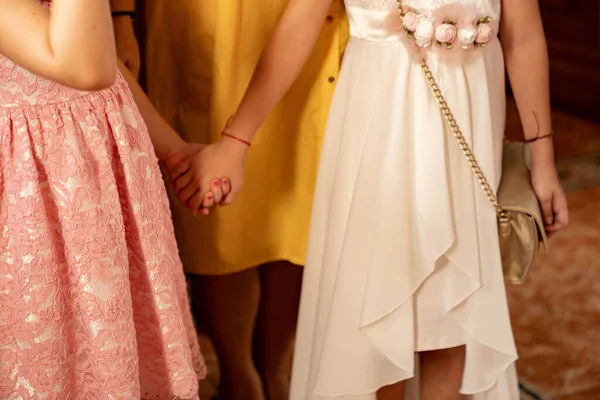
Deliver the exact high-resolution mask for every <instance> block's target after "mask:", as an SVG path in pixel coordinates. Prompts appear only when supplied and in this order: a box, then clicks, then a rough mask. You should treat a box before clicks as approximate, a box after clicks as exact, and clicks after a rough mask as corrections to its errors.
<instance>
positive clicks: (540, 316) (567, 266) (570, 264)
mask: <svg viewBox="0 0 600 400" xmlns="http://www.w3.org/2000/svg"><path fill="white" fill-rule="evenodd" d="M508 116H509V117H508V128H507V131H508V134H509V135H511V136H512V135H514V136H518V135H519V122H518V118H517V115H516V111H515V109H514V105H513V104H509V112H508ZM553 120H554V126H555V131H556V137H555V142H556V149H557V164H558V170H559V174H560V177H561V180H562V182H563V185H564V187H565V190H566V191H567V196H568V201H569V208H570V219H571V221H570V223H571V224H570V227H569V229H568V230H566V231H565V232H563V233H560V234H558V235H556V236H555V237H553V238H552V239H551V240H550V246H549V252H548V253H545V254H544V253H542V254H541V256H540V257H539V259H538V262H537V265H536V266H535V269H534V270H533V273H532V276H531V280H530V281H529V282H528V283H527V284H526V285H524V286H520V287H517V286H513V287H509V288H508V293H509V303H510V307H511V314H512V320H513V328H514V332H515V339H516V342H517V346H518V349H519V355H520V360H519V363H518V367H519V373H520V377H521V381H522V384H523V386H524V388H525V389H526V390H527V391H528V392H530V394H531V396H530V397H529V398H531V399H548V400H550V399H551V400H598V399H600V346H599V342H600V333H599V332H600V212H598V209H599V208H600V123H592V122H588V121H584V120H581V119H579V118H575V117H573V116H571V115H568V114H564V113H561V112H559V111H556V112H555V113H554V116H553Z"/></svg>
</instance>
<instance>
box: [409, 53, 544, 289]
mask: <svg viewBox="0 0 600 400" xmlns="http://www.w3.org/2000/svg"><path fill="white" fill-rule="evenodd" d="M420 65H421V68H422V69H423V72H424V73H425V78H426V79H427V83H428V84H429V87H430V88H431V90H432V91H433V94H434V95H435V98H436V100H437V102H438V105H439V107H440V110H441V112H442V114H443V115H444V118H445V119H446V121H447V122H448V125H449V126H450V129H451V130H452V133H453V134H454V137H455V138H456V140H457V142H458V144H459V146H460V148H461V150H462V152H463V153H464V155H465V157H466V158H467V161H468V162H469V165H470V166H471V169H472V170H473V174H474V175H475V177H476V178H477V180H478V181H479V183H480V185H481V188H482V189H483V191H484V193H485V195H486V197H487V198H488V200H489V201H490V203H491V204H492V206H493V207H494V208H495V210H496V215H497V219H498V237H499V240H500V254H501V256H502V269H503V272H504V279H505V281H506V282H507V283H512V284H522V283H524V282H525V281H526V280H527V277H528V276H529V273H530V271H531V267H532V266H533V263H534V261H535V258H536V256H537V253H538V249H539V247H540V242H541V243H543V244H544V246H545V247H546V248H547V241H546V232H545V230H544V224H543V222H542V213H541V209H540V204H539V202H538V199H537V196H536V195H535V193H534V191H533V187H532V186H531V179H530V176H529V170H528V169H527V166H526V165H525V160H524V154H525V151H524V150H525V149H524V147H523V146H524V144H523V143H521V142H509V141H505V143H504V147H503V152H504V154H503V158H502V179H501V181H500V187H499V189H498V194H497V195H496V194H494V191H493V190H492V189H491V187H490V185H489V183H488V181H487V179H486V178H485V176H484V175H483V172H482V171H481V168H479V164H478V163H477V160H476V159H475V156H474V155H473V153H472V151H471V149H470V147H469V145H468V144H467V142H466V141H465V138H464V137H463V134H462V132H461V131H460V128H459V127H458V124H457V123H456V120H455V119H454V116H453V115H452V112H451V111H450V108H449V107H448V104H446V101H445V99H444V97H443V96H442V92H441V91H440V89H439V87H438V85H437V83H436V82H435V79H434V77H433V74H432V73H431V71H430V70H429V67H428V66H427V63H426V62H425V61H422V62H421V63H420Z"/></svg>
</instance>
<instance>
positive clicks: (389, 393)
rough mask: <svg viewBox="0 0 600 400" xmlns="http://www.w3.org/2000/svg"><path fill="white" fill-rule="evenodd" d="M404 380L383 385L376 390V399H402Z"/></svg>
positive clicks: (404, 386)
mask: <svg viewBox="0 0 600 400" xmlns="http://www.w3.org/2000/svg"><path fill="white" fill-rule="evenodd" d="M405 390H406V382H404V381H402V382H398V383H396V384H394V385H389V386H384V387H382V388H381V389H379V390H378V391H377V400H404V391H405Z"/></svg>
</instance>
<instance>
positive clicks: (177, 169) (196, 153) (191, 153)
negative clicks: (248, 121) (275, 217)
mask: <svg viewBox="0 0 600 400" xmlns="http://www.w3.org/2000/svg"><path fill="white" fill-rule="evenodd" d="M247 151H248V147H247V146H245V145H244V144H242V143H239V142H236V141H235V140H232V139H229V138H227V137H224V138H222V139H221V140H219V141H217V142H215V143H213V144H211V145H208V146H206V145H201V144H186V145H185V146H183V147H181V148H180V149H178V150H177V151H176V152H174V153H173V154H171V155H170V156H168V157H167V158H166V159H165V167H166V168H167V171H168V172H169V176H170V183H171V185H172V187H173V191H174V192H175V194H176V195H177V197H178V199H179V201H181V203H182V204H183V205H185V207H186V208H187V210H188V211H189V212H190V213H191V214H192V215H197V214H198V213H201V214H203V215H208V213H209V209H210V208H211V207H213V206H215V205H227V204H232V203H233V202H234V201H235V199H236V198H237V195H238V193H239V192H240V190H241V187H242V184H243V179H244V160H245V157H246V153H247Z"/></svg>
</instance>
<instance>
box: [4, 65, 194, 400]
mask: <svg viewBox="0 0 600 400" xmlns="http://www.w3.org/2000/svg"><path fill="white" fill-rule="evenodd" d="M203 374H204V364H203V361H202V357H201V355H200V349H199V347H198V342H197V339H196V335H195V332H194V326H193V324H192V318H191V315H190V312H189V308H188V302H187V298H186V287H185V279H184V275H183V272H182V267H181V264H180V261H179V259H178V254H177V246H176V242H175V239H174V233H173V227H172V223H171V216H170V210H169V205H168V201H167V197H166V193H165V189H164V186H163V183H162V179H161V175H160V170H159V167H158V163H157V159H156V157H155V155H154V151H153V148H152V144H151V143H150V140H149V137H148V133H147V130H146V126H145V124H144V121H143V120H142V118H141V117H140V114H139V113H138V110H137V108H136V106H135V104H134V101H133V98H132V96H131V93H130V91H129V88H128V86H127V84H126V82H125V81H124V79H123V78H122V77H121V76H119V77H118V80H117V82H116V84H115V85H114V86H113V87H111V88H109V89H107V90H103V91H98V92H81V91H75V90H72V89H69V88H66V87H64V86H61V85H59V84H56V83H54V82H50V81H48V80H46V79H42V78H39V77H36V76H34V75H32V74H31V73H29V72H27V71H25V70H24V69H21V68H20V67H18V66H16V65H15V64H14V63H12V62H11V61H10V60H8V59H6V58H4V57H3V56H1V55H0V398H1V399H11V400H12V399H56V400H70V399H76V400H93V399H102V400H105V399H115V400H116V399H127V400H131V399H160V400H164V399H197V398H198V395H197V393H198V378H199V377H202V376H203Z"/></svg>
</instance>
